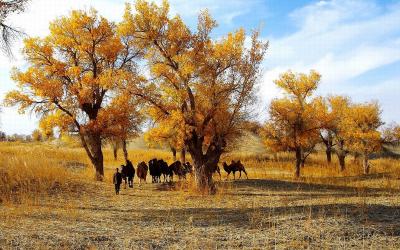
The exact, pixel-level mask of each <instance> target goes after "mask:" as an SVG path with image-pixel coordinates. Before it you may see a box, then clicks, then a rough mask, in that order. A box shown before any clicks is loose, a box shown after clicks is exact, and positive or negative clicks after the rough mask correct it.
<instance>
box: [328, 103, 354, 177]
mask: <svg viewBox="0 0 400 250" xmlns="http://www.w3.org/2000/svg"><path fill="white" fill-rule="evenodd" d="M326 100H327V101H326V103H327V112H328V117H329V118H328V120H327V123H326V127H325V128H324V130H325V135H323V136H324V140H327V139H328V136H329V137H330V139H329V142H330V144H331V145H330V146H331V150H332V149H333V148H334V151H335V152H336V155H337V157H338V160H339V166H340V171H343V170H344V169H345V158H346V156H347V155H348V153H350V149H349V147H348V145H347V144H348V142H347V139H346V137H345V136H346V133H347V130H351V129H352V128H350V127H347V126H348V125H349V124H346V122H345V121H346V120H347V119H348V118H349V117H350V116H351V115H352V114H353V111H352V109H351V107H352V104H351V101H350V99H349V98H348V97H346V96H328V97H327V98H326ZM325 145H326V143H325ZM327 151H328V147H327Z"/></svg>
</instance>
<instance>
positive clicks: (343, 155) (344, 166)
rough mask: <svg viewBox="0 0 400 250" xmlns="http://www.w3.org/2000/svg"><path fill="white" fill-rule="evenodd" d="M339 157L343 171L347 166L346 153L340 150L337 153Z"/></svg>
mask: <svg viewBox="0 0 400 250" xmlns="http://www.w3.org/2000/svg"><path fill="white" fill-rule="evenodd" d="M337 157H338V159H339V166H340V171H341V172H343V171H344V170H345V168H346V162H345V158H346V154H345V153H344V152H341V151H339V152H338V153H337Z"/></svg>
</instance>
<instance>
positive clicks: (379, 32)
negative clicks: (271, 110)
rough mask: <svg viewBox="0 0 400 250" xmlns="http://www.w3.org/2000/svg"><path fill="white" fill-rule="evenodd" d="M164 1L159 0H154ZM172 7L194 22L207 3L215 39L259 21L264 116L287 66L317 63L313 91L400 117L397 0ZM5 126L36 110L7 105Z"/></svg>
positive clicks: (5, 87)
mask: <svg viewBox="0 0 400 250" xmlns="http://www.w3.org/2000/svg"><path fill="white" fill-rule="evenodd" d="M125 2H131V3H133V1H125V0H69V1H65V0H31V3H30V4H29V5H28V7H27V10H26V11H25V12H24V13H22V14H19V15H14V16H12V17H11V18H10V20H9V23H11V24H12V25H14V26H16V27H18V28H20V29H22V30H23V31H24V32H25V33H27V35H28V36H40V37H44V36H46V35H47V34H48V33H49V30H48V26H49V22H50V21H52V20H54V19H55V18H57V17H60V16H63V15H68V13H69V12H70V11H71V10H73V9H87V10H88V9H90V8H91V7H94V8H95V9H97V10H98V11H99V13H100V14H101V15H103V16H104V17H106V18H108V19H109V20H112V21H115V22H118V21H120V20H121V18H122V14H123V10H124V4H125ZM156 2H160V1H156ZM170 5H171V14H172V15H175V14H179V15H180V16H181V17H182V18H183V19H184V21H185V22H186V23H187V24H188V25H189V26H190V27H193V28H194V27H195V25H196V22H197V15H198V13H199V11H200V10H202V9H205V8H207V9H208V10H209V11H210V12H211V14H212V15H213V17H214V18H215V19H216V20H217V22H218V24H219V26H218V27H217V28H216V29H215V31H214V33H213V36H214V37H215V38H216V39H218V38H221V37H222V36H224V35H225V34H227V33H228V32H230V31H235V30H237V29H239V28H241V27H243V28H245V29H246V30H247V31H249V32H250V31H251V30H252V29H258V28H260V29H261V31H262V32H261V36H262V39H263V40H265V41H267V40H268V41H269V44H270V47H269V49H268V52H267V54H266V57H265V61H264V63H263V70H262V76H261V78H260V91H259V99H260V105H258V107H259V110H258V111H259V119H260V120H263V119H266V117H267V106H268V104H269V102H270V101H271V100H272V99H273V98H276V97H280V96H282V93H281V91H280V90H279V89H277V88H276V87H275V85H274V83H273V80H274V79H277V78H278V77H279V74H280V73H282V72H285V71H287V70H289V69H291V70H293V71H295V72H304V73H308V72H309V71H310V70H312V69H313V70H317V71H318V72H320V73H321V75H322V79H321V83H320V87H319V89H318V91H317V93H316V94H319V95H333V94H335V95H336V94H341V95H347V96H349V97H351V98H352V99H353V101H355V102H366V101H371V100H374V101H378V102H379V103H380V105H381V108H382V110H383V112H382V118H383V121H384V122H386V123H391V122H400V108H399V103H400V0H296V1H293V0H230V1H227V0H196V1H195V0H191V1H187V0H170ZM21 49H22V41H19V42H17V43H15V44H14V48H13V51H14V58H12V59H9V58H7V57H6V56H4V55H0V102H1V103H2V101H3V98H4V96H5V94H6V93H7V92H8V91H10V90H12V89H14V88H15V83H14V82H13V81H12V80H11V79H10V70H11V69H12V68H13V67H18V68H25V67H27V64H26V62H25V61H24V60H23V57H22V56H21ZM1 109H2V111H1V114H0V120H1V128H0V130H2V131H4V132H6V133H7V134H14V133H20V134H30V133H31V132H32V131H33V130H34V129H35V128H36V127H37V124H38V122H37V121H38V118H37V117H36V116H35V115H34V114H24V115H21V114H18V112H17V109H16V108H9V107H2V108H1Z"/></svg>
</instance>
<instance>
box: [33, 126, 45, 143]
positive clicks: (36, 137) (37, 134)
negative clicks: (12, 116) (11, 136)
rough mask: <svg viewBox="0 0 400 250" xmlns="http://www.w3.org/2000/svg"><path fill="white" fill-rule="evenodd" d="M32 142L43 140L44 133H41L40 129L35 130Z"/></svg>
mask: <svg viewBox="0 0 400 250" xmlns="http://www.w3.org/2000/svg"><path fill="white" fill-rule="evenodd" d="M32 140H33V141H37V142H39V141H42V140H43V137H42V132H40V130H39V129H35V130H33V132H32Z"/></svg>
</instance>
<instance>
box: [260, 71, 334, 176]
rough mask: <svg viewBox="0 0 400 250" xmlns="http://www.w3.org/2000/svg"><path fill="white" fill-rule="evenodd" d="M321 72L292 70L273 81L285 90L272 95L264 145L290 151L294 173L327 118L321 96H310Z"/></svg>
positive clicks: (304, 158) (297, 172)
mask: <svg viewBox="0 0 400 250" xmlns="http://www.w3.org/2000/svg"><path fill="white" fill-rule="evenodd" d="M320 78H321V76H320V75H319V74H318V73H317V72H315V71H311V72H310V74H309V75H306V74H295V73H292V72H291V71H289V72H286V73H284V74H282V75H281V76H280V78H279V79H278V80H276V81H275V84H276V85H277V86H278V87H280V88H281V89H283V90H284V91H285V92H286V96H285V97H284V98H282V99H274V100H273V101H272V102H271V104H270V107H269V115H270V120H269V121H268V122H267V123H266V124H265V126H264V128H263V130H262V137H263V138H264V143H265V145H266V146H267V147H268V148H270V149H272V150H274V151H292V152H295V155H296V164H295V176H296V177H299V176H300V167H301V166H304V163H305V160H306V159H307V157H308V156H309V155H310V154H311V152H312V151H313V150H314V147H315V145H316V144H317V143H318V142H319V138H320V134H319V131H320V129H321V128H323V127H325V123H326V120H327V119H328V118H327V114H326V110H325V105H324V102H323V100H322V98H319V97H317V98H312V94H313V92H314V91H315V90H316V89H317V87H318V83H319V81H320Z"/></svg>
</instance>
